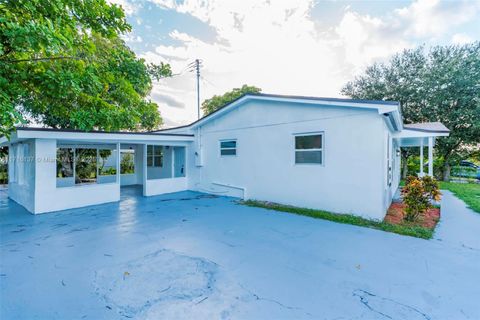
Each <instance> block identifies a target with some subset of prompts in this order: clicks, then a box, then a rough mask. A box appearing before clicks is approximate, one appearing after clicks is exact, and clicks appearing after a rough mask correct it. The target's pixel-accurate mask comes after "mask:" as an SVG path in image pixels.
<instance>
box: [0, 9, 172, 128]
mask: <svg viewBox="0 0 480 320" xmlns="http://www.w3.org/2000/svg"><path fill="white" fill-rule="evenodd" d="M130 29H131V27H130V25H129V24H128V23H127V22H126V20H125V14H124V12H123V10H122V8H121V7H119V6H117V5H115V4H108V3H107V2H106V1H105V0H0V134H7V135H8V133H9V132H10V130H11V129H12V128H13V127H14V126H15V125H18V124H20V123H24V122H26V121H35V122H38V123H42V124H44V125H47V126H50V127H58V128H60V127H61V128H76V129H81V130H91V129H103V130H121V129H126V130H138V129H153V128H156V127H158V126H159V125H160V124H161V117H160V114H159V112H158V110H157V105H156V104H155V103H153V102H151V101H149V100H148V99H147V98H146V97H147V96H148V94H149V93H150V90H151V87H152V80H151V78H154V79H157V80H158V79H159V78H161V77H165V76H169V75H171V70H170V66H169V65H167V64H160V65H147V64H146V63H145V61H144V60H143V59H139V58H137V57H136V55H135V53H134V52H133V51H131V50H130V49H129V48H128V46H127V45H126V44H125V42H124V41H123V40H122V39H121V38H120V36H121V35H122V34H123V33H126V32H129V31H130Z"/></svg>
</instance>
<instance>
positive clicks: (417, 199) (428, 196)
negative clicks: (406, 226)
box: [402, 176, 441, 222]
mask: <svg viewBox="0 0 480 320" xmlns="http://www.w3.org/2000/svg"><path fill="white" fill-rule="evenodd" d="M440 195H441V193H440V189H439V187H438V182H437V181H436V180H435V179H434V178H432V177H430V176H425V177H423V178H417V177H415V176H409V177H408V178H407V181H406V182H405V186H403V188H402V197H403V203H404V204H405V206H406V207H405V216H404V219H405V221H408V222H414V221H416V220H417V219H418V218H419V217H420V216H421V215H423V214H424V213H425V211H426V210H427V209H429V208H431V207H432V200H435V201H438V200H440Z"/></svg>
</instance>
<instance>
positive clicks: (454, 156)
mask: <svg viewBox="0 0 480 320" xmlns="http://www.w3.org/2000/svg"><path fill="white" fill-rule="evenodd" d="M342 93H343V94H345V95H347V96H350V97H352V98H356V99H385V100H395V101H399V102H400V103H401V107H402V114H403V118H404V121H405V123H415V122H428V121H440V122H442V123H444V124H445V125H446V126H447V127H448V128H449V129H450V130H451V132H450V136H449V137H448V138H441V139H438V141H437V146H436V154H437V156H438V157H439V159H440V160H442V178H443V179H449V175H450V166H451V165H452V164H453V163H455V162H457V161H458V160H459V159H460V158H461V157H467V156H468V152H469V150H470V151H471V150H475V148H478V144H479V143H480V42H475V43H471V44H466V45H462V46H459V45H451V46H436V47H432V48H430V49H428V50H427V49H425V48H424V47H419V48H417V49H412V50H405V51H403V52H402V53H400V54H397V55H395V56H394V57H393V58H392V59H391V60H390V61H389V62H387V63H375V64H373V65H372V66H370V67H368V68H367V69H366V70H365V72H364V74H362V75H360V76H359V77H357V78H355V79H354V80H353V81H351V82H349V83H347V84H346V85H345V86H344V87H343V89H342ZM472 146H473V147H472ZM404 156H408V153H404ZM404 160H406V159H404ZM404 163H406V161H404Z"/></svg>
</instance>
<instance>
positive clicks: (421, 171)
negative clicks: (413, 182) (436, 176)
mask: <svg viewBox="0 0 480 320" xmlns="http://www.w3.org/2000/svg"><path fill="white" fill-rule="evenodd" d="M423 167H424V164H423V139H422V140H421V141H420V177H423V176H424V175H425V173H424V172H423Z"/></svg>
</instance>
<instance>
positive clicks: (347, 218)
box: [242, 200, 433, 239]
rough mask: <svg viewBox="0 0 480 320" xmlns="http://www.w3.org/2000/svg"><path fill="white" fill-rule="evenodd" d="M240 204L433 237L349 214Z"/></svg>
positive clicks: (416, 228)
mask: <svg viewBox="0 0 480 320" xmlns="http://www.w3.org/2000/svg"><path fill="white" fill-rule="evenodd" d="M242 204H244V205H247V206H250V207H259V208H265V209H270V210H276V211H283V212H289V213H294V214H298V215H302V216H308V217H312V218H317V219H324V220H329V221H333V222H338V223H345V224H353V225H356V226H361V227H367V228H372V229H378V230H382V231H387V232H393V233H398V234H401V235H405V236H411V237H417V238H422V239H431V238H432V236H433V230H431V229H428V228H423V227H420V226H408V225H394V224H390V223H387V222H384V221H377V220H370V219H365V218H361V217H357V216H354V215H351V214H337V213H331V212H328V211H322V210H315V209H307V208H298V207H292V206H287V205H282V204H278V203H272V202H264V201H256V200H246V201H243V202H242Z"/></svg>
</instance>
